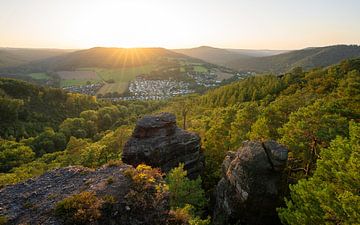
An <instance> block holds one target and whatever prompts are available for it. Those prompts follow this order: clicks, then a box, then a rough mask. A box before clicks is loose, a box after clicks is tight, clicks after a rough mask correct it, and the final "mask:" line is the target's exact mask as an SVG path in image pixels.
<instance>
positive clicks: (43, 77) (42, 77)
mask: <svg viewBox="0 0 360 225" xmlns="http://www.w3.org/2000/svg"><path fill="white" fill-rule="evenodd" d="M29 76H30V77H31V78H32V79H35V80H49V79H50V77H49V76H48V75H47V74H46V73H30V74H29Z"/></svg>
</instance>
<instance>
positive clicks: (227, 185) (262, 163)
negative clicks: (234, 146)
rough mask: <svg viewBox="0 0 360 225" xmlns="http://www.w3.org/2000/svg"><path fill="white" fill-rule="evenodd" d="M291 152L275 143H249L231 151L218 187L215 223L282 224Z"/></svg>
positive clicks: (226, 159)
mask: <svg viewBox="0 0 360 225" xmlns="http://www.w3.org/2000/svg"><path fill="white" fill-rule="evenodd" d="M287 157H288V151H287V149H285V148H284V147H283V146H281V145H279V144H277V143H276V142H275V141H268V142H265V143H260V142H251V141H247V142H244V143H243V146H242V147H241V148H239V149H238V150H237V152H228V154H227V156H226V158H225V160H224V161H223V165H222V171H223V175H222V179H221V180H220V181H219V183H218V185H217V187H216V207H215V210H214V218H213V219H214V223H215V224H251V225H257V224H259V225H266V224H280V221H279V219H278V217H277V213H276V208H277V207H279V206H280V205H281V204H282V202H283V197H284V193H285V191H286V189H287V180H286V174H285V172H284V170H285V167H286V164H287Z"/></svg>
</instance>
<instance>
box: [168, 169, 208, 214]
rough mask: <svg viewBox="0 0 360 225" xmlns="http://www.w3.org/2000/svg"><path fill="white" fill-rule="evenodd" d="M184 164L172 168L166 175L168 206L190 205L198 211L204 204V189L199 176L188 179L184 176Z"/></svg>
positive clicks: (185, 173)
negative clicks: (194, 178)
mask: <svg viewBox="0 0 360 225" xmlns="http://www.w3.org/2000/svg"><path fill="white" fill-rule="evenodd" d="M186 175H187V172H186V170H184V164H179V166H178V167H176V168H174V169H172V170H171V171H170V172H169V173H168V174H167V176H166V183H167V184H168V186H169V192H170V206H171V207H172V208H174V209H176V208H183V207H185V206H186V205H192V206H194V207H195V209H196V211H197V212H199V211H201V210H202V209H203V207H204V206H205V204H206V199H205V195H204V190H203V189H202V188H201V178H200V177H198V178H197V179H196V180H190V179H189V178H187V177H186Z"/></svg>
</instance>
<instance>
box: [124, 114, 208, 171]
mask: <svg viewBox="0 0 360 225" xmlns="http://www.w3.org/2000/svg"><path fill="white" fill-rule="evenodd" d="M122 160H123V162H125V163H127V164H130V165H133V166H136V165H138V164H140V163H145V164H147V165H150V166H152V167H158V168H161V170H162V171H163V172H165V173H166V172H168V171H170V170H171V169H172V168H174V167H177V166H178V165H179V163H184V168H185V169H186V170H187V172H188V176H189V177H190V178H195V177H197V176H198V175H200V173H201V172H202V170H203V167H204V156H203V153H202V151H201V147H200V137H199V136H198V135H197V134H195V133H191V132H188V131H185V130H182V129H180V128H179V127H177V126H176V118H175V115H173V114H170V113H162V114H160V115H157V116H145V117H143V118H142V119H140V120H139V121H138V122H137V124H136V127H135V130H134V132H133V134H132V137H131V138H130V139H129V140H128V142H127V143H126V144H125V147H124V149H123V154H122Z"/></svg>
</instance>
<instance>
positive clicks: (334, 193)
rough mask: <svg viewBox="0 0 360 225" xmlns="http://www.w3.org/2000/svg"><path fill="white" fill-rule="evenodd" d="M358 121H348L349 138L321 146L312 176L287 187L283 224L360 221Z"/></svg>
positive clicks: (281, 212)
mask: <svg viewBox="0 0 360 225" xmlns="http://www.w3.org/2000/svg"><path fill="white" fill-rule="evenodd" d="M359 140H360V124H359V123H354V122H353V123H351V124H350V139H347V138H342V137H337V138H336V139H335V140H333V141H332V142H331V144H330V147H329V148H326V149H322V151H321V153H320V157H321V158H320V159H319V160H318V162H317V168H316V170H315V173H314V176H313V177H311V178H309V179H308V180H300V181H299V183H298V184H296V185H292V186H290V189H291V199H290V200H287V201H286V205H287V208H281V209H279V216H280V218H281V220H282V222H284V223H286V224H359V223H360V197H359V187H360V167H359V161H360V142H359Z"/></svg>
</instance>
